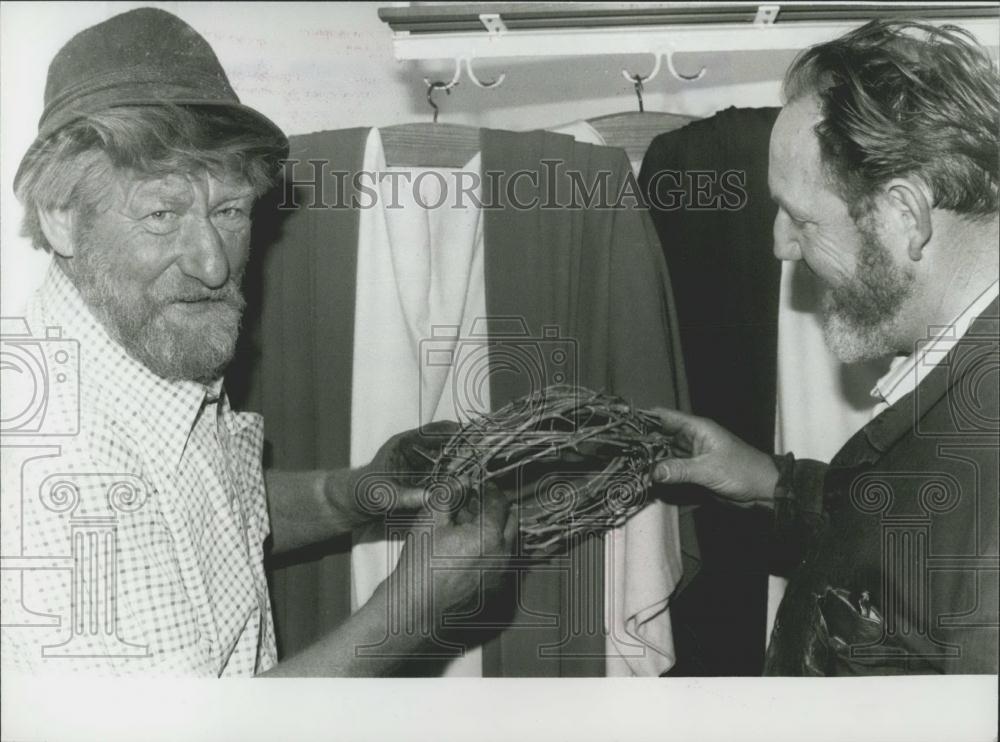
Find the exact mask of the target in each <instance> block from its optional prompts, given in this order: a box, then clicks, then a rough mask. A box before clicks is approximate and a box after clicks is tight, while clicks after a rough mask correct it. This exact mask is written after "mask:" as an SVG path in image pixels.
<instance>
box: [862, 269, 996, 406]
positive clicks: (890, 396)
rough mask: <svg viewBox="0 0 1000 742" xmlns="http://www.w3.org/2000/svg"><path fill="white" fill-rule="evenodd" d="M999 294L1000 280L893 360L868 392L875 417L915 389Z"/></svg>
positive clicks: (930, 329) (929, 329) (929, 330)
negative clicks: (912, 347)
mask: <svg viewBox="0 0 1000 742" xmlns="http://www.w3.org/2000/svg"><path fill="white" fill-rule="evenodd" d="M998 294H1000V281H994V282H993V283H992V284H990V286H989V287H988V288H987V289H986V290H985V291H983V292H982V293H981V294H980V295H979V296H978V297H976V299H975V300H973V302H972V303H971V304H969V306H968V307H966V308H965V310H964V311H963V312H962V313H961V314H960V315H959V316H958V317H957V318H956V319H955V321H954V322H951V323H950V324H948V325H945V326H944V327H942V328H940V329H938V328H928V339H927V340H922V341H920V342H919V343H918V344H917V348H916V350H915V351H914V352H913V353H911V354H910V355H908V356H898V357H897V358H895V359H893V362H892V365H891V367H890V368H889V371H888V372H886V374H885V375H884V376H883V377H882V378H880V379H879V380H878V382H877V383H876V384H875V386H874V387H873V388H872V390H871V392H870V394H871V397H872V399H874V400H875V401H876V403H877V404H876V406H875V414H878V413H879V412H881V411H882V410H884V409H885V408H887V407H889V406H890V405H894V404H896V402H898V401H899V400H900V399H902V398H903V397H905V396H906V395H907V394H909V393H910V392H912V391H913V390H914V389H916V388H917V385H918V384H920V382H921V381H923V379H924V377H926V376H927V374H929V373H930V372H931V370H932V369H933V368H934V367H935V366H937V365H938V364H939V363H940V362H941V361H942V360H943V359H944V357H945V356H946V355H948V352H949V351H950V350H951V349H952V348H954V347H955V346H956V345H957V344H958V341H959V340H961V339H962V338H963V337H965V333H967V332H968V331H969V325H971V324H972V321H973V320H974V319H976V317H978V316H979V315H980V314H982V313H983V312H984V311H985V310H986V308H987V307H988V306H989V305H990V304H991V303H992V302H993V300H994V299H996V298H997V295H998ZM932 333H933V334H932Z"/></svg>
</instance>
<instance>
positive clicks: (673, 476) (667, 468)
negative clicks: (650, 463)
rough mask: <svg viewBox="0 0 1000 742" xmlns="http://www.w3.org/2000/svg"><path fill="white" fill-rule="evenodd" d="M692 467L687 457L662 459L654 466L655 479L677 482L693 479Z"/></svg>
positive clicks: (665, 482) (655, 480)
mask: <svg viewBox="0 0 1000 742" xmlns="http://www.w3.org/2000/svg"><path fill="white" fill-rule="evenodd" d="M691 473H692V472H691V467H690V465H689V463H688V461H687V460H685V459H668V460H666V461H660V462H659V463H657V464H656V466H655V467H654V468H653V481H654V482H661V483H664V484H668V483H671V484H676V483H679V482H690V481H691Z"/></svg>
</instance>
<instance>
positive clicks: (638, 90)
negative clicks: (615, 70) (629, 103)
mask: <svg viewBox="0 0 1000 742" xmlns="http://www.w3.org/2000/svg"><path fill="white" fill-rule="evenodd" d="M646 79H648V78H645V77H642V76H640V75H635V76H634V77H629V80H631V82H632V86H633V87H634V88H635V97H636V98H638V99H639V113H642V112H643V111H645V110H646V109H645V108H644V107H643V105H642V83H643V81H644V80H646Z"/></svg>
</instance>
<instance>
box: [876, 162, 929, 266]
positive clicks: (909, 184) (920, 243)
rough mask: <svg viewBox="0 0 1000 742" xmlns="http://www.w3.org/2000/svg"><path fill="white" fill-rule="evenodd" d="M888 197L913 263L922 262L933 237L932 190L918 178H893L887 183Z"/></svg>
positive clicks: (886, 191) (886, 192)
mask: <svg viewBox="0 0 1000 742" xmlns="http://www.w3.org/2000/svg"><path fill="white" fill-rule="evenodd" d="M885 194H886V197H887V201H888V206H889V207H890V208H891V209H892V210H893V212H894V214H895V217H896V218H897V219H898V224H899V226H900V228H901V229H902V233H903V237H904V238H905V239H906V242H907V252H908V254H909V256H910V260H914V261H917V260H920V259H921V258H922V257H923V254H924V248H925V247H926V246H927V243H928V242H930V240H931V237H932V236H933V234H934V227H933V224H932V218H931V211H932V206H931V204H932V203H933V198H932V196H931V194H930V191H929V189H928V188H927V186H925V185H924V184H923V183H922V182H921V181H919V180H916V179H912V178H894V179H893V180H891V181H889V183H887V184H886V186H885Z"/></svg>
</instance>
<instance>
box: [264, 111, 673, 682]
mask: <svg viewBox="0 0 1000 742" xmlns="http://www.w3.org/2000/svg"><path fill="white" fill-rule="evenodd" d="M367 137H368V132H367V131H365V130H361V131H359V130H349V131H347V132H323V133H319V134H313V135H307V136H305V137H293V138H292V144H293V155H292V156H293V157H294V158H297V159H299V160H307V159H317V158H323V157H326V158H327V159H330V158H331V156H332V158H333V159H334V160H335V161H337V162H339V163H340V164H341V165H343V164H345V161H346V160H353V162H350V163H348V164H347V168H348V170H351V168H353V170H351V171H356V170H357V169H359V168H360V167H361V166H362V165H363V162H362V156H361V155H362V152H363V149H364V144H365V141H366V139H367ZM482 141H483V155H482V167H483V169H484V170H486V171H490V170H492V171H499V172H502V173H503V172H506V173H508V174H510V173H513V172H516V171H518V170H527V171H531V170H534V172H535V173H536V174H537V177H538V185H537V186H535V185H534V184H533V183H531V182H530V180H531V179H530V178H527V179H523V178H522V179H521V181H520V182H519V184H518V188H517V190H516V197H517V198H518V199H519V200H521V201H524V200H526V199H527V200H531V198H532V197H533V196H541V197H545V196H547V194H549V193H550V186H555V189H556V191H560V188H561V187H562V186H565V185H566V183H565V182H563V183H561V184H560V183H549V182H548V178H549V175H550V173H549V172H548V171H547V170H546V168H544V167H541V166H540V163H542V160H543V159H559V160H560V161H561V162H563V163H566V164H567V169H568V168H569V167H570V166H572V168H573V169H574V170H576V171H579V172H580V173H582V174H583V177H584V178H589V179H593V178H594V177H597V173H600V172H604V171H607V172H609V173H611V174H612V178H611V181H612V182H611V183H610V186H611V190H612V191H614V189H615V188H617V187H618V186H619V185H620V184H621V182H622V180H623V179H624V175H625V173H626V172H627V170H628V165H627V163H626V162H625V159H624V157H623V156H622V154H621V153H620V152H618V151H615V150H608V149H604V148H598V147H590V146H587V145H580V144H576V143H575V142H573V141H572V140H571V139H570V138H568V137H561V136H557V135H551V134H545V133H543V132H531V133H527V134H516V133H512V132H496V131H489V130H484V131H483V140H482ZM348 153H350V154H348ZM340 169H343V168H340ZM298 177H299V178H300V179H301V178H302V176H301V175H300V176H298ZM564 180H565V179H564ZM337 185H338V184H337V183H336V182H335V179H334V178H333V177H327V178H325V180H324V186H326V187H327V188H328V189H330V190H328V191H327V193H330V192H331V191H332V190H334V189H335V188H336V186H337ZM341 185H343V184H341ZM347 186H348V190H349V191H350V184H347ZM496 186H497V184H496V183H494V182H492V181H490V180H488V179H487V180H485V181H484V183H483V200H484V201H485V202H486V203H488V204H490V203H499V204H500V205H501V207H500V208H495V209H489V208H488V209H485V210H484V213H483V234H484V238H485V265H484V275H485V295H486V312H487V314H488V315H489V316H490V317H491V318H492V319H493V320H495V319H496V318H497V317H500V316H508V317H510V316H514V317H519V318H520V322H521V325H522V327H521V328H520V329H523V328H526V331H527V335H523V334H517V333H514V332H512V329H518V330H519V328H511V327H509V326H508V327H506V328H505V327H499V326H496V324H495V323H494V326H493V327H491V328H490V329H491V336H490V347H489V355H488V358H489V363H490V370H491V371H492V373H490V374H489V392H490V404H491V405H492V406H493V407H494V408H497V407H499V406H502V405H503V404H505V403H506V402H507V401H509V400H511V399H513V398H515V397H517V396H520V395H521V394H523V393H526V392H528V391H530V390H531V386H530V385H528V384H526V382H525V379H524V378H523V377H520V376H518V375H516V374H506V373H496V371H497V370H498V369H502V368H503V366H502V361H503V359H504V357H505V356H510V355H511V354H514V355H516V354H519V353H520V354H523V353H524V352H525V348H526V345H527V346H530V347H547V346H546V343H548V342H552V343H562V344H564V345H565V344H566V342H567V341H572V344H574V345H575V346H576V350H577V352H578V359H577V368H576V369H575V371H574V375H575V377H576V381H578V382H579V383H582V384H585V385H588V386H592V387H596V388H599V389H606V390H608V391H611V392H614V393H618V394H622V395H623V396H627V397H630V398H632V400H633V401H634V402H635V403H636V404H640V405H643V406H649V405H654V404H662V405H667V406H677V407H681V408H684V407H686V389H685V386H684V376H683V371H682V369H681V367H680V365H679V355H678V353H677V352H676V351H677V347H676V346H677V337H676V332H675V331H673V329H672V327H671V322H672V319H671V318H672V299H671V297H670V294H669V281H668V280H667V277H666V272H665V267H664V266H663V260H662V255H661V254H660V253H659V248H658V246H657V245H656V238H655V233H654V232H653V230H652V227H651V224H650V223H649V219H648V216H647V215H646V214H645V212H644V211H642V210H640V209H617V210H603V211H602V210H598V209H548V210H546V209H520V208H514V206H513V205H512V204H511V203H509V198H508V196H509V195H510V194H508V193H506V192H505V189H503V188H498V187H496ZM305 190H306V191H308V190H310V188H308V187H307V188H305ZM560 195H561V196H563V197H564V196H566V195H567V193H566V191H565V189H563V190H561V191H560ZM358 230H359V225H358V223H357V217H356V210H355V211H351V210H344V209H340V210H336V209H300V210H298V211H295V212H291V213H289V214H287V215H286V216H285V218H284V219H283V225H282V226H281V228H280V232H279V233H278V238H277V239H276V241H275V244H273V245H272V246H270V247H268V248H267V254H266V255H265V256H264V257H263V260H262V262H263V264H264V267H266V269H267V270H266V273H264V274H263V275H264V276H266V279H265V280H263V281H262V293H263V295H264V303H263V317H262V320H261V322H260V323H259V327H260V328H261V329H262V330H263V332H259V331H258V332H257V333H256V338H257V342H258V344H259V347H260V348H261V356H260V358H259V359H257V361H256V364H255V366H256V368H255V369H251V370H253V371H254V373H253V375H252V377H251V378H252V383H251V384H250V390H249V395H248V396H249V398H250V399H251V400H257V401H258V403H259V405H260V406H261V407H263V408H264V410H263V411H264V413H265V416H266V417H267V416H268V409H267V408H271V409H272V410H275V411H276V412H278V415H277V418H276V426H275V425H271V424H269V426H268V430H269V432H270V434H271V435H273V436H275V437H279V438H285V439H286V440H285V441H282V442H281V443H276V445H275V446H274V449H275V454H276V455H275V456H274V457H273V458H274V463H275V464H276V465H285V466H287V465H288V463H287V462H288V461H289V460H290V459H292V458H297V459H298V460H302V459H306V458H308V459H309V463H308V465H311V466H315V465H317V462H316V459H317V458H318V457H317V456H315V455H312V456H298V457H295V456H290V455H289V449H288V445H287V443H286V441H287V440H300V441H301V439H302V434H301V430H294V431H293V430H289V429H288V428H289V427H300V425H299V422H300V420H299V419H296V418H295V417H294V416H293V415H291V414H289V412H288V410H287V408H286V407H285V404H286V401H285V399H283V398H282V394H281V391H282V386H285V387H287V386H288V382H287V380H286V381H281V377H282V374H283V373H285V374H287V375H288V377H289V378H291V377H292V376H298V377H303V376H306V377H307V378H306V379H305V381H308V382H310V383H312V386H313V388H312V389H311V391H310V392H309V393H307V394H302V393H296V392H295V391H294V390H293V391H292V393H291V394H290V395H289V396H290V397H295V398H296V399H297V401H298V402H300V403H303V402H304V403H305V404H303V406H302V407H300V408H299V409H300V410H301V411H300V412H299V415H300V418H301V427H304V428H306V429H308V433H307V436H313V437H315V436H316V432H317V428H323V429H324V435H323V437H324V438H329V437H338V438H341V439H343V438H346V437H348V436H349V435H351V433H350V431H351V428H350V403H349V400H350V399H351V396H352V381H351V372H352V371H353V370H355V367H354V363H353V360H352V359H351V358H349V357H350V356H352V352H353V348H354V345H355V327H354V321H355V317H356V313H355V301H354V300H355V288H356V287H355V285H354V279H355V278H356V276H357V271H358V267H359V263H358V255H357V245H358V234H359V231H358ZM541 246H544V248H543V247H541ZM258 275H260V274H259V273H258ZM292 276H297V277H298V280H297V281H295V280H293V281H289V280H288V279H289V278H291V277H292ZM325 280H329V289H326V288H325V287H323V282H324V281H325ZM296 283H298V284H299V285H298V286H296ZM335 291H336V292H338V296H337V298H336V299H335V300H331V299H330V298H329V295H330V293H331V292H335ZM320 293H323V294H325V296H323V297H322V298H320V297H319V296H318V295H319V294H320ZM312 299H319V300H320V302H321V305H322V310H319V309H314V308H313V307H311V306H310V300H312ZM295 310H298V311H295ZM330 310H334V311H338V312H339V314H338V316H336V317H331V316H325V314H326V311H330ZM290 315H291V316H295V317H298V319H299V322H300V326H299V327H298V329H297V331H296V333H295V335H297V336H298V337H303V336H304V338H305V342H303V343H302V345H304V346H305V347H304V348H300V349H295V350H293V353H294V354H297V358H296V360H295V361H294V362H291V363H289V361H290V359H288V358H286V357H285V355H284V351H285V350H287V349H288V348H287V345H290V344H291V343H292V342H293V341H292V340H291V337H293V335H290V334H286V335H285V336H283V337H275V336H274V335H273V334H272V333H271V332H268V328H271V329H272V330H280V328H281V327H282V324H283V322H287V321H288V320H287V318H288V317H289V316H290ZM320 325H323V326H322V327H320ZM546 327H549V328H553V327H554V328H557V329H558V333H559V336H558V337H549V336H546V335H545V334H544V333H545V328H546ZM320 337H322V338H324V339H325V340H326V341H327V342H326V344H324V346H323V347H322V349H320V348H319V347H318V343H317V339H318V338H320ZM526 340H527V343H526ZM310 341H311V342H310ZM320 352H322V353H323V354H325V355H326V356H330V355H331V354H336V355H338V356H339V358H338V359H337V363H336V364H333V369H334V373H332V374H331V373H326V372H325V369H326V368H329V367H330V366H331V364H329V363H327V364H325V367H324V366H320V365H318V364H317V361H318V360H319V359H318V358H317V355H318V354H319V353H320ZM344 356H348V358H346V359H345V358H344ZM326 360H327V361H329V358H327V359H326ZM289 365H292V366H295V367H296V368H289V369H288V370H287V371H284V372H283V368H284V367H287V366H289ZM314 371H316V372H319V373H321V374H322V379H323V381H324V382H325V384H326V385H327V386H335V387H337V391H336V392H334V393H331V392H330V391H327V390H320V389H317V388H316V387H317V384H316V383H315V381H316V378H317V376H315V375H313V374H314ZM264 379H271V380H272V382H274V383H272V384H271V385H264V384H262V383H261V382H262V380H264ZM414 393H415V390H414ZM321 398H322V399H321ZM317 402H320V404H317ZM323 403H325V404H326V405H333V406H336V408H337V409H335V410H334V409H330V408H329V407H326V408H324V404H323ZM281 409H284V414H283V415H282V414H281ZM308 448H310V449H312V448H313V444H312V443H311V442H310V444H308ZM344 448H345V446H344V441H343V440H340V442H339V443H338V446H337V449H336V450H337V452H338V457H337V458H338V460H339V461H340V464H339V465H344V464H346V463H347V462H348V461H350V459H351V458H353V457H350V456H345V453H346V452H345V451H344ZM331 458H332V457H331V456H329V455H327V456H326V457H325V459H326V460H330V459H331ZM279 460H280V461H283V462H285V463H283V464H282V463H279ZM648 510H649V511H650V514H651V515H655V516H656V517H659V518H662V519H664V520H666V521H670V520H671V519H675V518H676V512H675V511H674V509H673V508H670V507H668V506H666V505H663V504H662V503H653V504H651V505H650V507H649V508H648ZM663 548H664V549H667V550H669V549H671V548H672V549H676V545H672V546H671V545H667V546H665V547H663ZM661 561H662V563H663V564H664V565H667V564H668V563H669V562H670V557H669V555H668V554H663V555H661ZM602 562H603V549H602V548H601V542H600V539H596V540H595V539H590V540H589V542H584V543H582V544H580V545H578V546H577V547H576V548H574V549H573V550H572V551H571V552H570V553H569V554H568V555H566V556H563V557H555V558H553V559H551V560H549V561H548V562H547V563H546V564H545V565H543V566H544V567H546V568H547V569H535V570H531V571H529V572H527V573H526V574H522V575H520V576H519V578H518V580H517V584H516V587H515V592H514V594H512V595H507V596H498V598H497V604H498V605H507V606H509V607H510V608H511V609H512V612H513V615H512V616H511V617H510V620H511V621H512V623H513V624H514V627H513V628H509V629H507V630H505V631H503V632H501V633H500V635H499V636H497V637H496V638H494V639H493V640H491V641H489V642H488V643H487V645H486V646H485V647H484V660H483V672H484V674H486V675H508V676H525V675H604V674H605V673H606V667H605V647H604V640H605V632H604V630H603V613H604V605H603V592H604V581H603V568H602ZM324 566H325V563H323V562H320V567H319V568H320V569H322V568H323V567H324ZM673 567H674V568H676V564H674V565H673ZM293 569H294V568H293ZM315 569H316V568H315V567H313V570H314V571H315ZM276 582H278V580H276ZM286 582H292V581H287V580H286ZM341 586H342V587H343V586H344V583H343V582H342V583H341ZM303 587H304V588H306V589H305V590H303V589H302V588H303ZM322 587H323V588H326V589H320V588H321V586H319V585H316V584H312V585H306V586H302V585H296V584H292V585H290V586H289V589H288V590H286V591H285V594H284V595H283V594H281V593H280V591H279V590H276V591H275V602H276V603H281V602H285V603H286V606H284V607H283V608H281V609H280V610H279V611H278V613H279V615H282V616H283V617H285V618H286V622H287V621H290V620H291V618H292V614H293V613H296V612H301V611H305V612H307V613H308V612H309V611H310V610H313V611H315V605H316V598H315V597H314V596H313V595H310V594H309V593H315V592H317V591H318V592H320V593H321V594H323V593H325V595H322V597H321V598H320V601H321V602H322V603H323V604H333V603H336V602H337V601H336V600H334V599H331V598H329V597H328V596H329V592H330V591H329V586H328V585H324V586H322ZM309 588H311V590H310V589H309ZM343 594H344V593H342V595H343ZM505 601H506V602H505ZM344 602H346V601H344ZM291 604H295V605H296V608H295V609H291V608H290V607H289V605H291ZM664 607H665V606H664ZM338 610H339V609H338ZM333 612H334V611H329V612H328V616H329V615H332V614H333ZM326 618H327V617H326V616H324V617H323V618H322V619H321V620H312V621H311V623H310V624H309V626H308V627H307V628H306V629H305V630H301V629H300V630H295V629H293V630H292V631H291V632H290V633H291V634H294V635H296V636H297V637H299V638H302V637H304V636H305V635H306V634H308V633H312V634H314V635H316V634H318V633H320V632H321V630H322V629H324V628H326V623H327V622H326V620H325V619H326ZM281 623H282V622H281V621H279V631H280V629H281ZM571 628H572V629H574V630H573V631H572V632H570V629H571ZM567 632H570V633H567ZM481 637H482V632H481V631H480V638H481ZM625 639H626V641H624V642H623V644H626V643H628V644H632V645H634V646H635V648H636V649H635V651H636V653H637V654H638V653H640V651H641V652H645V653H647V654H648V653H649V652H650V651H652V652H656V651H659V649H658V648H656V647H652V648H650V647H645V646H644V645H643V644H642V642H641V641H639V640H635V639H633V638H631V637H626V638H625ZM293 643H294V642H287V643H284V644H283V645H282V646H283V649H285V650H286V651H289V650H291V649H292V648H293V647H292V644H293Z"/></svg>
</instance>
